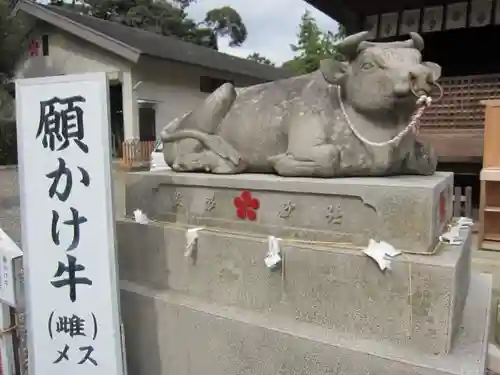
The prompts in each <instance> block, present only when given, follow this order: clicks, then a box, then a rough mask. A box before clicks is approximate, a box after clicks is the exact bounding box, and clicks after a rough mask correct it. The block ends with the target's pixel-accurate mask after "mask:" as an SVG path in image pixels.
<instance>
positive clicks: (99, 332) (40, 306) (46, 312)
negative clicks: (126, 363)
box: [0, 73, 123, 375]
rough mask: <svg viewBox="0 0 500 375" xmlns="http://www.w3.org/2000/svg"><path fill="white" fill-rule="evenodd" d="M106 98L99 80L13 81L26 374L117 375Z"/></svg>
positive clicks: (117, 331)
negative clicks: (27, 356) (19, 196)
mask: <svg viewBox="0 0 500 375" xmlns="http://www.w3.org/2000/svg"><path fill="white" fill-rule="evenodd" d="M108 100H109V99H108V82H107V77H106V74H104V73H92V74H84V75H76V76H72V75H65V76H58V77H46V78H36V79H21V80H18V81H16V107H17V116H16V118H17V122H18V127H17V130H18V146H19V147H18V149H19V180H20V185H21V186H20V187H21V194H20V195H21V219H22V228H23V232H22V235H23V248H24V249H23V250H24V252H25V253H24V261H25V264H24V265H25V269H26V301H27V304H28V309H29V311H30V313H29V314H28V315H27V324H28V328H29V329H30V330H31V331H30V335H28V344H29V350H30V351H31V350H33V351H34V352H35V354H34V355H33V356H31V355H30V356H29V358H30V359H29V360H30V375H45V374H50V375H66V374H72V375H123V359H122V353H121V337H120V324H119V321H120V319H119V308H118V297H117V285H116V284H117V283H116V271H115V269H116V261H115V249H114V246H115V241H114V223H113V206H112V200H111V160H110V148H109V145H110V143H111V142H110V135H109V132H110V123H109V108H108V105H107V103H108ZM0 264H1V258H0ZM0 279H1V278H0ZM31 332H32V333H31ZM37 350H38V351H39V354H36V352H37Z"/></svg>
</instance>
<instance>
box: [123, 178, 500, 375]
mask: <svg viewBox="0 0 500 375" xmlns="http://www.w3.org/2000/svg"><path fill="white" fill-rule="evenodd" d="M452 180H453V178H452V175H451V174H448V173H440V174H436V175H434V176H430V177H394V178H386V179H381V178H370V179H333V180H318V179H314V180H313V179H310V180H309V179H281V178H278V177H275V176H251V175H250V176H249V175H242V176H214V175H197V174H187V175H181V174H174V173H168V172H166V173H161V174H160V173H158V174H151V173H134V174H130V175H129V176H128V178H127V188H126V197H127V198H126V210H127V212H128V213H129V214H131V213H132V212H133V211H134V210H135V209H141V210H142V211H144V212H145V213H146V214H147V215H148V216H149V217H150V218H152V219H154V220H155V221H152V222H150V223H149V224H138V223H135V222H133V221H131V220H128V219H125V220H122V221H120V222H118V225H117V234H118V251H119V254H118V259H119V265H120V278H121V280H122V281H123V286H122V310H123V315H124V323H125V330H126V337H127V345H130V346H131V348H130V349H129V350H130V351H131V352H133V353H134V354H133V355H129V356H128V357H129V366H130V367H131V368H129V372H131V373H138V374H142V373H148V374H149V373H155V374H165V375H166V374H170V373H175V374H179V375H184V374H193V375H198V374H200V375H201V374H212V373H214V374H228V375H230V374H231V375H233V374H246V373H248V374H256V373H259V374H265V375H267V374H269V375H271V374H273V375H275V374H278V373H279V374H300V373H308V374H311V375H315V374H327V373H334V374H336V373H338V374H344V373H345V374H351V373H352V374H362V373H367V372H368V373H370V374H378V373H382V371H384V372H385V373H387V371H388V370H389V371H391V373H408V374H409V373H414V374H448V373H449V374H459V373H460V368H462V369H465V372H464V371H462V373H463V374H479V373H480V371H479V370H480V369H481V367H482V368H483V369H484V360H485V355H486V352H485V351H484V349H483V347H485V345H486V340H487V335H486V331H487V328H488V327H487V326H488V317H489V315H488V311H489V308H490V302H489V301H490V298H491V297H490V294H491V280H490V279H488V278H487V277H476V278H475V279H474V280H475V281H474V283H473V290H474V291H475V292H471V293H472V294H473V295H471V293H468V292H469V283H470V261H471V259H470V258H471V254H470V239H471V233H470V230H468V229H463V230H462V231H461V240H462V244H461V245H459V246H451V245H444V244H438V236H439V235H440V234H441V233H442V232H443V230H444V229H445V226H446V225H447V224H448V222H449V221H450V219H451V199H450V197H451V191H452V182H453V181H452ZM280 186H281V190H280ZM405 197H406V198H405ZM193 226H196V227H203V228H204V229H202V230H200V231H198V240H197V247H196V248H195V251H194V252H193V254H192V256H190V257H186V256H185V251H186V231H187V229H188V228H193ZM268 235H273V236H279V237H281V238H282V240H281V242H280V244H281V255H282V263H281V267H280V268H278V269H276V270H270V269H268V268H267V267H266V266H265V264H264V258H265V255H266V253H267V250H268V247H267V241H268ZM371 238H373V239H377V240H384V241H386V242H388V243H390V244H392V245H393V246H394V247H396V248H398V249H400V250H402V251H404V253H403V254H402V255H400V256H398V257H396V258H394V259H393V260H392V266H391V270H389V271H385V272H382V271H381V270H380V269H379V268H378V266H377V264H376V263H375V262H374V261H373V260H372V259H370V258H368V257H367V256H366V255H365V254H363V253H362V249H363V247H364V246H365V245H366V244H367V243H368V240H369V239H371ZM415 253H417V254H415ZM468 294H469V299H468V300H469V302H467V306H468V307H467V308H465V310H464V306H465V304H466V300H467V296H468ZM464 311H465V313H464ZM464 314H465V315H464ZM471 314H477V316H476V317H474V318H471V317H470V316H471ZM478 317H479V318H478ZM138 322H140V323H138ZM139 326H140V327H139ZM193 327H195V328H193ZM151 335H153V338H152V337H150V336H151ZM174 337H175V339H173V338H174ZM244 338H245V340H244ZM243 340H244V341H243ZM155 343H156V344H155ZM154 345H157V347H156V348H153V347H152V346H154ZM146 348H147V349H146ZM155 352H158V359H157V362H154V360H153V361H152V360H151V358H154V356H155V354H154V353H155ZM151 353H153V354H151ZM465 354H467V355H465ZM394 371H396V372H394ZM481 375H482V374H481Z"/></svg>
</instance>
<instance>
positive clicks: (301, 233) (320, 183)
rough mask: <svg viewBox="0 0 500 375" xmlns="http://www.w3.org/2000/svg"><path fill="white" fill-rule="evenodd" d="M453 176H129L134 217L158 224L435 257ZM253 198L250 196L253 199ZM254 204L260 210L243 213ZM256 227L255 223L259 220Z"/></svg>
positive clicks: (448, 213)
mask: <svg viewBox="0 0 500 375" xmlns="http://www.w3.org/2000/svg"><path fill="white" fill-rule="evenodd" d="M452 190H453V174H452V173H448V172H438V173H436V174H434V175H433V176H395V177H384V178H336V179H319V178H315V179H308V178H282V177H278V176H274V175H251V174H244V175H229V176H223V175H213V174H196V173H195V174H193V173H185V174H183V173H175V172H171V171H165V172H156V173H151V172H143V173H129V174H128V175H127V179H126V210H127V214H128V215H132V214H133V211H134V210H135V209H141V210H142V211H144V212H146V214H147V215H148V216H149V217H150V218H152V219H155V220H158V221H169V222H177V223H184V224H192V225H203V226H211V227H219V228H226V229H231V230H236V231H241V232H254V233H261V234H266V235H273V236H277V237H282V238H300V239H305V240H313V241H329V242H332V241H333V242H347V243H353V244H355V245H360V246H363V245H366V244H367V243H368V241H369V239H371V238H373V239H375V240H383V241H386V242H388V243H390V244H391V245H393V246H394V247H396V248H398V249H400V250H403V251H408V252H418V253H426V252H432V251H433V249H434V247H435V245H436V244H437V242H438V237H439V235H440V234H442V232H443V230H444V227H445V224H446V223H447V222H448V221H449V220H450V219H451V216H452V200H451V197H452V193H453V191H452ZM245 192H246V193H249V194H247V195H245ZM244 197H251V198H252V199H255V200H254V201H253V204H254V208H251V207H250V208H249V207H247V208H246V209H243V211H242V210H240V212H239V214H240V216H244V215H246V216H245V217H243V218H240V217H238V210H237V208H236V203H235V202H236V201H235V200H238V199H241V198H244ZM252 219H254V220H252Z"/></svg>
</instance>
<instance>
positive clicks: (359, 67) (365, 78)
mask: <svg viewBox="0 0 500 375" xmlns="http://www.w3.org/2000/svg"><path fill="white" fill-rule="evenodd" d="M368 38H369V33H368V32H366V31H365V32H361V33H358V34H354V35H351V36H349V37H347V38H345V39H344V40H343V41H342V42H340V43H339V44H338V45H337V47H338V51H339V52H340V53H341V54H342V55H343V56H344V57H345V61H342V62H340V61H335V60H333V59H327V60H323V61H322V62H321V66H320V71H321V72H322V74H323V76H324V78H325V79H326V80H327V81H328V82H329V83H331V84H336V85H340V86H341V88H342V94H343V97H344V99H345V100H346V101H347V102H348V103H349V104H350V105H351V106H352V107H353V108H354V109H355V110H357V111H360V112H366V111H368V112H369V111H377V110H380V109H383V110H391V109H394V108H395V107H400V106H404V105H407V106H409V107H411V106H412V103H413V104H414V103H415V102H416V100H417V97H416V95H422V94H427V95H428V94H429V93H430V91H431V89H432V86H433V83H434V82H436V80H437V79H438V78H439V77H440V75H441V67H440V66H439V65H438V64H435V63H431V62H422V55H421V51H422V49H423V48H424V41H423V39H422V37H421V36H420V35H418V34H417V33H410V39H408V40H406V41H400V42H390V43H373V42H368V41H367V39H368Z"/></svg>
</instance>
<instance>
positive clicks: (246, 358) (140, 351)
mask: <svg viewBox="0 0 500 375" xmlns="http://www.w3.org/2000/svg"><path fill="white" fill-rule="evenodd" d="M491 283H492V281H491V276H490V275H474V277H473V279H472V282H471V292H470V293H469V297H468V301H467V305H466V309H465V312H464V323H463V325H462V326H461V329H460V333H459V334H458V336H457V343H456V345H455V347H454V348H453V350H452V352H451V353H450V354H448V355H445V356H435V355H429V354H421V353H418V352H415V351H412V350H408V349H406V348H402V347H400V346H397V345H389V344H381V343H380V342H377V341H370V340H362V339H355V340H353V339H352V338H349V337H347V338H346V337H345V336H343V335H342V334H339V333H336V332H335V331H333V330H325V329H323V328H322V327H318V326H314V325H311V324H307V323H300V322H296V321H294V320H293V319H285V318H281V319H280V318H276V317H274V316H271V315H267V314H264V313H256V312H251V311H245V310H241V309H238V308H234V307H233V308H228V307H221V306H217V305H213V304H207V303H205V302H203V301H200V300H196V299H194V298H192V297H187V296H185V295H178V294H175V293H172V292H155V291H153V290H152V289H149V288H144V287H139V286H137V285H135V284H132V283H127V282H122V284H121V290H122V293H121V304H122V317H123V322H124V327H125V342H126V348H127V361H128V372H129V373H130V374H134V375H149V374H155V375H170V374H176V375H207V374H217V375H235V374H238V375H255V374H259V375H276V374H280V375H299V374H300V375H302V374H307V375H327V374H329V375H331V374H338V375H366V374H370V375H387V374H398V375H410V374H411V375H483V374H484V370H485V361H486V354H487V343H488V328H489V317H490V308H491Z"/></svg>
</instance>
